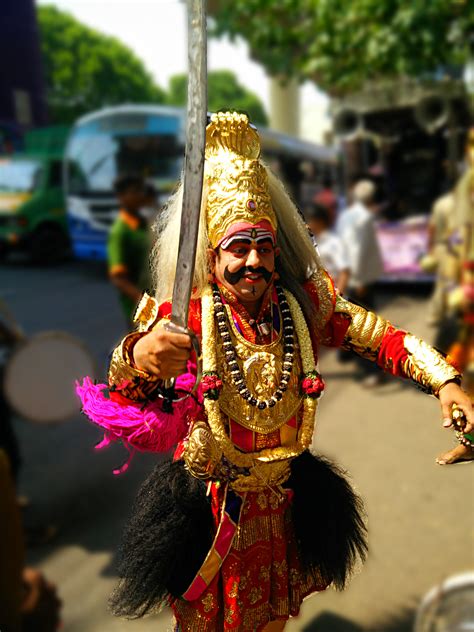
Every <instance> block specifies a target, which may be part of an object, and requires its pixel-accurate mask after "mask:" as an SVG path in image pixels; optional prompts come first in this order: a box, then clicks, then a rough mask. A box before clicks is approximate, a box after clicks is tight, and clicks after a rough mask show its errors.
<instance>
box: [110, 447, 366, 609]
mask: <svg viewBox="0 0 474 632" xmlns="http://www.w3.org/2000/svg"><path fill="white" fill-rule="evenodd" d="M285 487H289V488H291V489H292V490H293V492H294V495H293V500H292V504H291V512H292V522H293V525H294V533H295V537H296V541H297V543H298V548H299V553H300V560H301V563H302V566H303V570H304V571H305V572H307V573H308V574H315V576H318V577H320V578H321V579H322V580H323V581H325V582H327V583H331V582H332V583H333V584H334V585H335V586H336V588H339V589H342V588H343V587H344V585H345V583H346V580H347V578H348V576H349V575H350V573H351V570H352V569H353V567H354V564H355V562H356V561H357V559H358V558H360V559H362V560H363V559H365V556H366V553H367V542H366V528H365V523H364V518H363V506H362V502H361V500H360V498H359V497H358V496H357V495H356V493H355V492H354V490H353V489H352V487H351V485H350V484H349V482H348V481H347V479H346V477H345V476H344V475H343V473H342V472H341V470H340V469H339V468H338V467H337V466H335V465H334V464H332V463H330V462H329V461H328V460H326V459H323V458H321V457H316V456H314V455H312V454H311V453H310V452H308V451H306V452H303V454H301V455H300V456H299V457H297V458H295V459H294V460H293V461H292V464H291V476H290V478H289V480H288V481H287V483H286V485H285ZM213 539H214V522H213V515H212V510H211V504H210V499H209V497H208V496H206V484H205V483H203V482H202V481H200V480H198V479H196V478H194V477H192V476H191V475H190V474H189V473H188V471H187V470H186V469H185V468H184V463H183V461H175V462H171V461H167V462H165V463H163V464H161V465H158V466H157V467H156V468H155V469H154V471H153V472H152V474H151V475H150V476H149V477H148V479H147V480H146V481H145V482H144V483H143V485H142V487H141V488H140V490H139V493H138V496H137V498H136V501H135V505H134V507H133V511H132V516H131V518H130V520H129V522H128V524H127V526H126V529H125V532H124V536H123V540H122V546H121V549H120V555H119V568H118V570H119V576H120V581H119V584H118V586H117V588H116V590H115V592H114V594H113V595H112V597H111V607H112V611H113V612H114V614H116V615H117V616H124V617H128V618H139V617H142V616H143V615H145V614H148V613H150V612H153V611H156V610H158V609H159V608H160V607H161V606H162V605H164V604H165V603H169V601H170V599H172V598H176V597H180V596H181V595H182V594H183V593H184V592H185V591H186V590H187V588H188V587H189V585H190V584H191V582H192V580H193V579H194V577H195V575H196V573H197V571H198V570H199V568H200V567H201V565H202V563H203V561H204V559H205V557H206V555H207V553H208V552H209V549H210V548H211V546H212V542H213Z"/></svg>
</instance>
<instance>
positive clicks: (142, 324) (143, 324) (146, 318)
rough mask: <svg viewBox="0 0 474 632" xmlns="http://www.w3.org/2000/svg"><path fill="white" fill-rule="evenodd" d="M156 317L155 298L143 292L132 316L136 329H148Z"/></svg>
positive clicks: (156, 306)
mask: <svg viewBox="0 0 474 632" xmlns="http://www.w3.org/2000/svg"><path fill="white" fill-rule="evenodd" d="M157 318H158V303H157V302H156V299H154V298H153V297H152V296H150V295H149V294H147V293H146V292H145V294H143V296H142V298H141V299H140V302H139V303H138V305H137V309H136V310H135V314H134V316H133V322H134V323H135V326H136V328H137V331H149V330H150V329H151V328H152V327H153V325H154V324H155V322H156V319H157Z"/></svg>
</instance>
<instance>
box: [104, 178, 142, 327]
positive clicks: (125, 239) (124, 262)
mask: <svg viewBox="0 0 474 632" xmlns="http://www.w3.org/2000/svg"><path fill="white" fill-rule="evenodd" d="M114 188H115V193H116V195H117V198H118V201H119V204H120V211H119V215H118V217H117V219H116V220H115V222H114V224H113V226H112V229H111V231H110V234H109V239H108V243H107V259H108V267H109V277H110V280H111V281H112V283H113V284H114V285H115V287H116V288H117V289H118V291H119V296H120V302H121V304H122V308H123V311H124V314H125V317H126V319H127V322H128V323H129V324H130V323H131V322H132V320H133V313H134V311H135V308H136V306H137V304H138V302H139V300H140V298H141V296H142V294H143V292H144V291H145V290H146V289H148V288H149V263H148V259H149V253H150V234H149V229H148V224H147V221H146V219H145V218H144V217H143V216H142V213H141V209H142V208H143V206H144V204H145V202H146V197H145V183H144V181H143V179H142V178H141V177H139V176H134V175H124V176H120V177H119V178H118V179H117V180H116V182H115V185H114Z"/></svg>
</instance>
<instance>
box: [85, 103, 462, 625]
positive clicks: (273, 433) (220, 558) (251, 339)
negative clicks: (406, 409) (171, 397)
mask: <svg viewBox="0 0 474 632" xmlns="http://www.w3.org/2000/svg"><path fill="white" fill-rule="evenodd" d="M181 196H182V191H181V188H178V191H177V193H176V195H175V196H174V198H173V199H172V200H171V201H170V203H169V205H168V207H167V209H165V211H164V214H163V225H162V227H161V230H160V234H159V237H158V240H157V244H156V247H155V261H154V274H155V275H156V279H157V293H156V297H155V298H152V297H150V296H144V298H143V299H142V301H141V303H140V305H139V307H138V310H137V313H136V324H137V328H136V330H135V331H134V332H132V333H131V334H129V335H128V336H126V337H125V339H124V340H123V341H122V342H121V343H120V344H119V345H118V347H117V348H116V349H115V351H114V353H113V356H112V360H111V364H110V370H109V387H108V388H107V389H106V388H105V386H104V385H93V384H92V382H90V381H88V380H86V381H85V382H84V385H83V386H82V387H80V388H79V389H78V391H79V393H80V395H81V397H82V401H83V410H84V412H85V413H86V414H88V415H89V416H90V417H91V419H92V420H93V421H95V422H96V423H97V424H99V425H100V426H101V427H103V428H104V429H105V443H108V442H110V441H112V440H121V441H122V442H124V443H125V444H126V445H128V446H129V448H130V449H131V450H135V449H139V450H142V449H151V450H157V451H166V450H169V449H171V448H172V447H175V446H177V447H176V451H175V453H174V459H173V460H172V461H167V462H165V463H164V464H161V465H159V466H157V468H156V469H155V471H154V472H153V473H152V474H151V475H150V477H149V478H148V480H147V481H146V482H145V483H144V484H143V486H142V488H141V490H140V492H139V494H138V497H137V500H136V503H135V507H134V510H133V514H132V517H131V519H130V522H129V524H128V527H127V528H126V532H125V535H124V542H123V548H122V556H121V565H120V570H119V572H120V576H121V579H120V582H119V585H118V588H117V589H116V591H115V594H114V595H113V598H112V605H113V610H114V612H115V613H116V614H118V615H122V616H127V617H132V618H133V617H140V616H142V615H144V614H146V613H149V612H153V611H156V610H157V609H159V608H160V607H161V606H162V605H163V604H166V603H168V604H170V605H171V606H172V608H173V611H174V614H175V617H176V630H179V632H218V631H219V632H220V631H226V632H228V631H229V632H230V631H239V632H251V631H252V632H254V631H257V632H263V631H265V632H270V631H277V630H283V629H284V627H285V622H286V621H287V620H288V619H289V618H290V617H291V616H296V615H297V614H298V612H299V609H300V606H301V603H302V601H303V599H304V598H305V597H306V596H308V595H309V594H311V593H314V592H318V591H322V590H324V589H325V588H326V587H327V586H329V585H330V584H333V585H335V586H336V587H337V588H342V587H343V586H344V584H345V582H346V579H347V577H348V575H349V573H350V571H351V569H352V568H353V565H354V563H355V562H356V560H357V558H359V557H360V558H364V556H365V553H366V541H365V526H364V521H363V515H362V507H361V501H360V499H359V498H358V497H357V495H356V494H355V493H354V491H353V490H352V488H351V486H350V485H349V483H348V482H347V480H346V479H345V478H344V476H343V475H342V473H341V471H340V470H339V469H338V468H337V467H336V466H334V465H332V464H330V463H329V462H328V461H327V460H325V459H322V458H318V457H316V456H314V455H313V454H311V452H310V446H311V443H312V439H313V431H314V424H315V414H316V408H317V404H318V398H319V396H320V395H321V393H322V391H323V388H324V383H323V380H322V378H321V376H320V374H319V372H318V348H319V345H321V344H325V345H332V346H336V347H338V346H342V347H344V348H346V349H352V350H354V351H355V352H356V353H358V354H359V355H362V356H363V357H365V358H369V359H370V360H372V361H374V362H377V363H378V365H379V366H380V367H382V368H383V369H384V370H385V371H386V372H388V373H391V374H393V375H397V376H403V377H407V378H410V379H412V380H413V381H415V382H416V383H417V384H419V385H420V386H421V387H422V388H423V389H424V390H426V391H427V392H429V393H431V394H433V395H435V396H436V397H438V398H439V399H440V402H441V405H442V410H443V415H444V417H445V418H446V419H448V420H449V421H450V422H451V407H452V405H453V404H456V405H458V406H459V409H460V410H462V411H463V412H464V413H465V415H466V417H467V418H468V420H469V424H471V423H472V410H471V403H470V401H469V399H468V398H467V396H466V395H465V393H464V392H463V391H462V390H461V388H460V387H459V381H460V377H461V376H460V375H459V373H458V371H457V370H455V369H454V368H453V367H452V366H450V365H449V364H448V363H447V362H446V361H445V360H444V358H443V357H442V356H441V355H440V354H439V353H437V352H436V351H435V350H433V349H432V348H431V347H429V346H428V345H426V344H425V343H424V342H422V341H421V340H418V339H417V338H415V337H414V336H412V335H411V334H408V333H406V332H404V331H401V330H399V329H396V328H395V327H393V326H392V325H391V324H390V323H389V322H388V321H386V320H384V319H383V318H382V317H380V316H378V315H376V314H374V313H371V312H368V311H366V310H364V309H362V308H361V307H358V306H356V305H354V304H352V303H350V302H349V301H346V300H345V299H343V298H342V297H340V296H337V294H336V292H335V290H334V286H333V283H332V281H331V279H330V278H329V276H328V274H327V273H326V272H325V270H324V269H323V268H322V266H321V263H320V260H319V258H318V255H317V253H316V252H315V249H314V247H313V244H312V242H311V239H310V237H309V234H308V232H307V229H306V227H305V224H304V222H303V220H302V218H301V217H300V215H299V213H298V211H297V209H296V207H295V206H294V204H293V203H292V201H291V200H290V198H289V197H288V195H287V193H286V191H285V189H284V187H283V185H282V184H281V182H280V181H279V180H278V179H277V178H276V177H275V176H274V175H273V174H272V173H271V172H270V171H269V170H268V169H267V168H266V167H265V165H264V164H263V163H262V162H261V160H260V142H259V137H258V134H257V132H256V130H255V129H254V128H253V127H252V126H251V125H250V124H249V121H248V118H247V117H246V116H245V115H242V114H236V113H220V114H217V115H213V116H212V119H211V122H210V124H209V125H208V127H207V135H206V160H205V171H204V189H203V200H202V213H201V226H200V235H199V240H198V249H197V254H196V268H195V278H194V293H193V297H192V300H191V303H190V312H189V328H190V329H192V331H193V332H195V334H196V335H197V336H198V337H199V339H200V340H201V345H202V355H203V376H204V377H203V379H202V382H201V385H200V389H199V393H198V396H197V397H195V398H193V397H190V398H188V399H187V400H185V401H184V402H174V403H173V406H172V411H170V409H169V402H168V406H167V407H165V409H163V406H162V405H161V403H160V402H162V401H164V400H161V399H159V398H158V399H157V393H158V392H160V389H161V393H162V394H163V392H166V391H164V390H163V388H162V387H163V380H165V379H168V378H174V377H177V383H176V389H177V392H178V393H182V391H186V390H187V389H188V390H189V389H190V385H192V382H193V376H192V373H193V371H194V368H195V367H194V365H193V362H195V361H196V359H195V358H193V356H192V354H191V345H190V341H189V337H188V336H186V335H183V334H176V333H170V332H168V331H166V330H165V329H164V328H163V324H164V323H166V322H167V321H168V320H169V317H170V313H171V304H170V302H169V299H168V298H167V297H169V296H170V295H171V292H172V287H173V281H174V274H175V262H176V254H177V249H178V237H179V222H180V213H181ZM445 423H446V424H447V422H445ZM468 428H470V426H468Z"/></svg>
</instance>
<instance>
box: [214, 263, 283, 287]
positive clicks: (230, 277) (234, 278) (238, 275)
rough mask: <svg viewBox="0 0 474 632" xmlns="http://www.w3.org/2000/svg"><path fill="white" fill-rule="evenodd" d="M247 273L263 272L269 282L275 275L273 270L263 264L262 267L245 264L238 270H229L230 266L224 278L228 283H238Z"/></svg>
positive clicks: (225, 271)
mask: <svg viewBox="0 0 474 632" xmlns="http://www.w3.org/2000/svg"><path fill="white" fill-rule="evenodd" d="M246 274H261V275H262V276H263V278H264V279H265V281H266V282H267V283H269V282H270V280H271V278H272V276H273V271H272V272H270V271H269V270H267V269H266V268H264V267H263V266H260V268H252V267H251V266H244V267H243V268H240V270H237V272H229V268H226V269H225V270H224V278H225V280H226V281H227V283H230V284H231V285H236V284H237V283H238V282H239V281H240V280H241V279H242V278H243V277H244V276H245V275H246Z"/></svg>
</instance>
